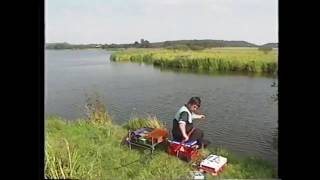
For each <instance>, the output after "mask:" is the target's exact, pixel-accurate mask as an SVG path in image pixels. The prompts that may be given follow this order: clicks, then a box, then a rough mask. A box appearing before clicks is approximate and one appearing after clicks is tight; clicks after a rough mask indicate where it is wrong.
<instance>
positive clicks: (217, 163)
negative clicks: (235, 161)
mask: <svg viewBox="0 0 320 180" xmlns="http://www.w3.org/2000/svg"><path fill="white" fill-rule="evenodd" d="M226 163H227V158H225V157H222V156H217V155H214V154H210V155H209V156H208V157H207V158H206V159H204V160H203V161H201V163H200V168H201V167H206V168H210V169H212V170H214V171H215V172H218V171H219V170H220V169H221V168H222V167H223V166H224V165H225V164H226Z"/></svg>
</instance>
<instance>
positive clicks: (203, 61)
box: [111, 48, 278, 74]
mask: <svg viewBox="0 0 320 180" xmlns="http://www.w3.org/2000/svg"><path fill="white" fill-rule="evenodd" d="M111 60H112V61H116V62H137V63H148V64H153V65H154V66H158V67H164V68H178V69H190V70H202V71H207V72H253V73H266V74H274V73H276V72H277V71H278V51H277V50H276V49H273V50H272V51H269V52H264V51H260V50H258V49H257V48H211V49H205V50H199V51H195V50H169V49H147V48H145V49H127V50H122V51H118V52H114V53H113V54H112V55H111Z"/></svg>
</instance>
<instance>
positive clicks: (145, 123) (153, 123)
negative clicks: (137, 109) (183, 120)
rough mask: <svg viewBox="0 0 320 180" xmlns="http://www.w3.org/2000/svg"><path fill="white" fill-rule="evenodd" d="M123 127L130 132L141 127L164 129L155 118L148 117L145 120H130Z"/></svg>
mask: <svg viewBox="0 0 320 180" xmlns="http://www.w3.org/2000/svg"><path fill="white" fill-rule="evenodd" d="M123 127H124V128H126V129H131V130H136V129H139V128H143V127H150V128H160V129H166V125H165V124H164V123H163V122H161V121H160V120H159V119H157V118H156V117H155V116H154V117H152V116H148V117H147V118H138V117H134V118H131V119H130V120H129V121H128V123H127V124H125V125H124V126H123Z"/></svg>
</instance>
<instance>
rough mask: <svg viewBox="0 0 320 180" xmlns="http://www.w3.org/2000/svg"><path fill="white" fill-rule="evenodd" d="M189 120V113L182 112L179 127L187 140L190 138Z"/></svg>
mask: <svg viewBox="0 0 320 180" xmlns="http://www.w3.org/2000/svg"><path fill="white" fill-rule="evenodd" d="M187 121H188V113H187V112H182V113H181V114H180V118H179V128H180V131H181V134H182V136H183V137H184V140H185V141H188V139H189V137H188V135H187V132H186V124H187Z"/></svg>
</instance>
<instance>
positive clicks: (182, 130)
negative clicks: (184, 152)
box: [172, 97, 207, 148]
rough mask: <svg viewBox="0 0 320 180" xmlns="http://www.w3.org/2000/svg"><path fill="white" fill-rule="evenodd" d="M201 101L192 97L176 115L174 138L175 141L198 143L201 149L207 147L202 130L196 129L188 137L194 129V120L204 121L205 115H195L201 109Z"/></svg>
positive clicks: (173, 130)
mask: <svg viewBox="0 0 320 180" xmlns="http://www.w3.org/2000/svg"><path fill="white" fill-rule="evenodd" d="M200 105H201V100H200V98H199V97H192V98H191V99H190V100H189V102H188V103H187V104H185V105H184V106H182V107H181V108H180V109H179V110H178V112H177V113H176V114H175V118H174V119H173V127H172V136H173V140H174V141H179V142H181V141H184V142H187V141H189V142H190V141H197V145H198V146H199V148H201V147H202V145H206V144H207V143H206V144H205V143H204V142H203V136H204V135H203V132H202V130H200V129H198V128H195V129H194V130H193V132H192V133H191V135H190V137H189V136H188V134H189V132H190V131H191V130H192V129H193V123H192V120H193V119H203V118H205V116H204V115H198V114H195V111H196V110H197V109H198V108H199V107H200Z"/></svg>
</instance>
